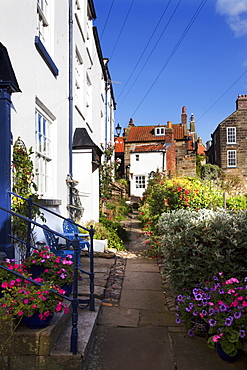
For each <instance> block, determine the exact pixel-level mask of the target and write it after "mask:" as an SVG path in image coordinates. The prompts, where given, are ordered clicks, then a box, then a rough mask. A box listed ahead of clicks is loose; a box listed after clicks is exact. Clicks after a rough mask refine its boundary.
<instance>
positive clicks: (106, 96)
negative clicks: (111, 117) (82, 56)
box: [105, 82, 109, 148]
mask: <svg viewBox="0 0 247 370" xmlns="http://www.w3.org/2000/svg"><path fill="white" fill-rule="evenodd" d="M108 89H109V84H108V83H107V82H106V83H105V148H106V146H107V142H108V141H107V117H108V107H107V105H108V99H107V98H108Z"/></svg>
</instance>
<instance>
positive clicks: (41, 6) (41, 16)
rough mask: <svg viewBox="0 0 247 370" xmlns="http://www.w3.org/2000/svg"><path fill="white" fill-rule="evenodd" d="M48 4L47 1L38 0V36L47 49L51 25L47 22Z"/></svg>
mask: <svg viewBox="0 0 247 370" xmlns="http://www.w3.org/2000/svg"><path fill="white" fill-rule="evenodd" d="M47 13H48V3H47V0H37V34H38V37H39V38H40V40H41V42H42V43H43V44H44V45H45V46H46V48H47V42H48V34H49V27H48V26H49V23H48V20H47Z"/></svg>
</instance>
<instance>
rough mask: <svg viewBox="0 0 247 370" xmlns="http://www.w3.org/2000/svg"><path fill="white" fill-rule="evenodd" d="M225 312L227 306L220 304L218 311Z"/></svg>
mask: <svg viewBox="0 0 247 370" xmlns="http://www.w3.org/2000/svg"><path fill="white" fill-rule="evenodd" d="M226 310H227V306H226V305H225V304H224V303H222V304H221V305H220V311H221V312H225V311H226Z"/></svg>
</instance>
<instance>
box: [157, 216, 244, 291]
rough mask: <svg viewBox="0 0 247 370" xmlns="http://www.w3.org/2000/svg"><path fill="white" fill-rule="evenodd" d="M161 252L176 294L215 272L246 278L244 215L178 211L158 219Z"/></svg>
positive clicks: (165, 268) (166, 271)
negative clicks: (244, 276)
mask: <svg viewBox="0 0 247 370" xmlns="http://www.w3.org/2000/svg"><path fill="white" fill-rule="evenodd" d="M158 228H159V233H160V235H162V236H161V237H160V241H161V246H160V252H161V253H162V256H163V258H164V262H165V265H164V270H165V273H166V274H167V276H168V277H169V280H170V283H171V285H172V287H173V289H174V291H175V292H180V291H182V289H183V288H187V289H192V288H194V287H195V286H196V284H198V283H202V282H203V281H206V280H207V279H208V278H209V277H210V276H214V275H215V274H216V273H217V272H218V271H222V272H223V273H224V275H225V277H226V278H228V277H230V276H232V275H235V276H240V275H245V274H246V275H247V262H246V259H245V258H244V256H245V255H246V251H247V211H238V212H234V211H226V210H218V211H212V210H206V209H202V210H199V211H190V210H182V209H181V210H179V211H173V212H171V213H164V214H163V215H162V217H161V219H160V222H159V225H158Z"/></svg>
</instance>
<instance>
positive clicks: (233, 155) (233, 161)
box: [227, 150, 237, 167]
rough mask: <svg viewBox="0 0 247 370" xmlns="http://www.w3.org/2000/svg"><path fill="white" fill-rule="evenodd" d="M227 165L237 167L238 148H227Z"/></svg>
mask: <svg viewBox="0 0 247 370" xmlns="http://www.w3.org/2000/svg"><path fill="white" fill-rule="evenodd" d="M227 167H237V151H236V150H227Z"/></svg>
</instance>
